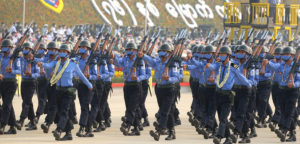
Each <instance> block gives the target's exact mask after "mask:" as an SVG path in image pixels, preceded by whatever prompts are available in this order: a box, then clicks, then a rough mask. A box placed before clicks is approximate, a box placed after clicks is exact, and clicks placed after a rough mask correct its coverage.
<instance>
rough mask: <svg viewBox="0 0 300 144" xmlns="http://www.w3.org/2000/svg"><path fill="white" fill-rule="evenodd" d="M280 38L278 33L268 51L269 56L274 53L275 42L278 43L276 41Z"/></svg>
mask: <svg viewBox="0 0 300 144" xmlns="http://www.w3.org/2000/svg"><path fill="white" fill-rule="evenodd" d="M280 36H281V33H280V32H278V34H277V36H276V38H275V39H274V41H272V45H271V48H270V51H269V53H270V54H273V53H274V50H275V46H276V43H277V41H278V39H279V37H280Z"/></svg>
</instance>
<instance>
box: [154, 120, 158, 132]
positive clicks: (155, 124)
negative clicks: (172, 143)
mask: <svg viewBox="0 0 300 144" xmlns="http://www.w3.org/2000/svg"><path fill="white" fill-rule="evenodd" d="M153 126H154V128H155V130H158V122H157V121H155V122H153Z"/></svg>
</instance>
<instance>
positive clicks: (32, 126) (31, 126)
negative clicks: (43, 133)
mask: <svg viewBox="0 0 300 144" xmlns="http://www.w3.org/2000/svg"><path fill="white" fill-rule="evenodd" d="M26 130H27V131H31V130H37V127H36V123H35V120H31V121H30V124H29V125H28V127H27V128H26Z"/></svg>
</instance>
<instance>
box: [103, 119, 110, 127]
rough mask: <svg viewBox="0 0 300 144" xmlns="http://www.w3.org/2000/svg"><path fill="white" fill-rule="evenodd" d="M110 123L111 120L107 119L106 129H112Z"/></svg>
mask: <svg viewBox="0 0 300 144" xmlns="http://www.w3.org/2000/svg"><path fill="white" fill-rule="evenodd" d="M110 123H111V120H109V119H106V120H105V122H104V124H105V127H106V128H109V127H110Z"/></svg>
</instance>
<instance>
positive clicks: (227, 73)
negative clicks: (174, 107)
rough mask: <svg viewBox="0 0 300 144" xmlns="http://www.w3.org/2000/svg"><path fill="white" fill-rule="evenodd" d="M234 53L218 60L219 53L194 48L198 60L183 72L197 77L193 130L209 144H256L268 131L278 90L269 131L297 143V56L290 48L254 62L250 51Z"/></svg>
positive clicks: (209, 48)
mask: <svg viewBox="0 0 300 144" xmlns="http://www.w3.org/2000/svg"><path fill="white" fill-rule="evenodd" d="M232 48H233V49H234V50H233V51H232V50H231V48H230V47H227V46H223V47H221V48H220V50H219V53H218V57H215V56H216V48H215V47H213V46H210V45H208V46H199V47H197V46H194V47H193V49H192V53H193V56H192V58H190V59H189V60H188V61H187V62H185V64H184V66H183V67H184V68H186V69H188V70H189V71H190V72H191V80H190V82H191V89H192V94H193V104H192V107H191V108H192V110H191V112H189V113H188V115H189V116H190V122H191V123H192V125H193V126H195V128H196V130H197V132H198V133H199V134H202V135H204V138H205V139H208V138H213V142H214V143H215V144H219V143H221V139H223V138H225V139H226V140H225V142H224V144H230V143H236V142H237V141H238V138H239V137H240V138H242V139H241V141H239V143H250V142H251V140H250V138H253V137H256V136H257V134H256V132H255V126H256V127H258V128H262V127H267V126H266V122H265V119H266V117H267V115H268V114H267V109H268V107H269V97H270V92H271V87H272V99H273V102H274V105H275V113H274V115H273V116H271V117H270V123H269V127H270V129H271V131H275V133H276V135H277V136H278V137H279V138H280V141H281V142H285V141H286V142H293V141H296V134H295V133H296V132H295V129H296V123H297V117H298V115H299V114H298V111H297V108H296V105H297V101H298V96H299V86H300V83H299V82H300V73H299V72H300V71H299V67H298V62H297V61H296V58H297V57H298V54H297V56H296V50H295V49H294V48H292V47H289V46H288V47H285V48H283V49H282V48H276V49H275V52H274V55H273V56H270V55H269V53H268V50H267V48H266V47H263V48H262V50H261V52H260V54H259V56H258V57H257V58H256V59H253V56H252V49H251V48H250V47H248V46H246V45H240V46H238V47H232ZM298 108H299V103H298ZM256 112H258V116H259V117H258V118H257V119H256V115H255V113H256ZM216 113H217V114H218V119H219V123H218V124H217V121H216V118H215V115H216ZM230 113H231V115H230V119H229V120H230V121H229V120H228V117H229V114H230ZM271 113H272V112H271ZM255 119H256V121H257V122H255ZM277 125H278V127H276V126H277ZM217 127H218V128H217ZM230 129H231V130H232V133H230ZM288 135H289V137H287V136H288Z"/></svg>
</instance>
